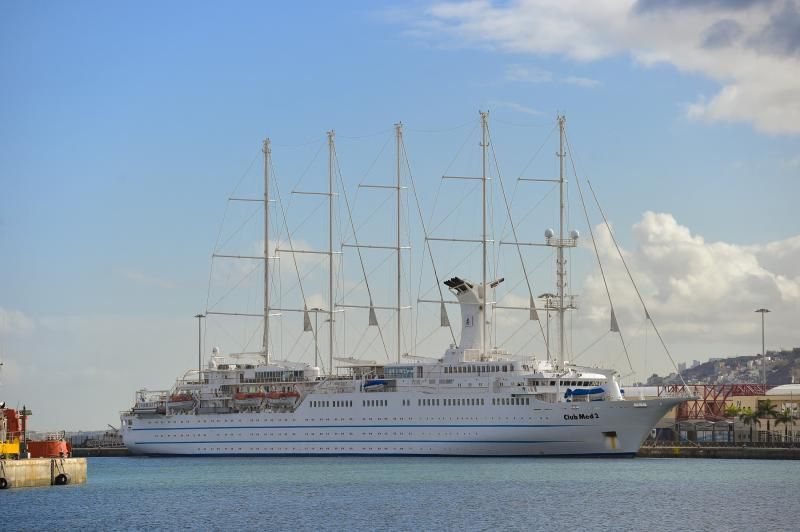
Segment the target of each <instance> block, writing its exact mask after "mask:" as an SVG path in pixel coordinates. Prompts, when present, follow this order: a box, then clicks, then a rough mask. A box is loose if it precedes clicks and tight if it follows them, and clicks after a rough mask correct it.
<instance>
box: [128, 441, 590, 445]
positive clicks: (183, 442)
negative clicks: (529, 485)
mask: <svg viewBox="0 0 800 532" xmlns="http://www.w3.org/2000/svg"><path fill="white" fill-rule="evenodd" d="M162 443H166V444H171V445H175V444H187V445H188V444H206V445H212V444H227V445H232V444H237V443H258V444H270V443H313V444H316V443H337V444H348V443H371V444H374V445H380V444H386V443H526V444H527V443H579V442H578V441H574V440H209V441H204V440H200V441H143V442H137V443H136V444H135V445H160V444H162Z"/></svg>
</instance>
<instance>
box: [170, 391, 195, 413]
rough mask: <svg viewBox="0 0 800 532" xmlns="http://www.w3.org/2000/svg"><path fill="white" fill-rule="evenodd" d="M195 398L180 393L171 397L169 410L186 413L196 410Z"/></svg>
mask: <svg viewBox="0 0 800 532" xmlns="http://www.w3.org/2000/svg"><path fill="white" fill-rule="evenodd" d="M194 404H195V401H194V397H192V396H191V395H190V394H188V393H178V394H173V395H170V396H169V399H167V408H169V409H171V410H180V411H186V410H191V409H192V408H194Z"/></svg>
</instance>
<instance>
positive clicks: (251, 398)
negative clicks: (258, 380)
mask: <svg viewBox="0 0 800 532" xmlns="http://www.w3.org/2000/svg"><path fill="white" fill-rule="evenodd" d="M266 397H267V394H265V393H264V392H239V393H235V394H233V403H234V404H235V405H236V406H238V407H240V408H243V407H245V408H247V407H250V408H253V407H259V406H261V404H262V403H263V402H264V399H265V398H266Z"/></svg>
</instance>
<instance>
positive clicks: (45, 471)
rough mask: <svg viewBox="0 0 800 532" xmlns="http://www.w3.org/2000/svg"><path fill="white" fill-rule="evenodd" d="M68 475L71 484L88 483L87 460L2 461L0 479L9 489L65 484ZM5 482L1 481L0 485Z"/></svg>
mask: <svg viewBox="0 0 800 532" xmlns="http://www.w3.org/2000/svg"><path fill="white" fill-rule="evenodd" d="M64 474H65V475H67V477H68V478H69V481H68V483H69V484H85V483H86V459H85V458H31V459H28V460H0V479H5V482H6V483H7V487H9V488H29V487H36V486H53V485H58V484H59V483H60V482H63V477H59V475H64ZM2 484H3V482H2V480H0V485H2Z"/></svg>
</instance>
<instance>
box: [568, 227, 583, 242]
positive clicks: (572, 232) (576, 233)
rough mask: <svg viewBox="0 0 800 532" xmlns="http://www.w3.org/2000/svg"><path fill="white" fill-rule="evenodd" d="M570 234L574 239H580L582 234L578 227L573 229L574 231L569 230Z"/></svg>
mask: <svg viewBox="0 0 800 532" xmlns="http://www.w3.org/2000/svg"><path fill="white" fill-rule="evenodd" d="M569 236H570V238H572V240H578V237H579V236H581V234H580V233H579V232H578V230H577V229H573V230H572V231H570V232H569Z"/></svg>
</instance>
